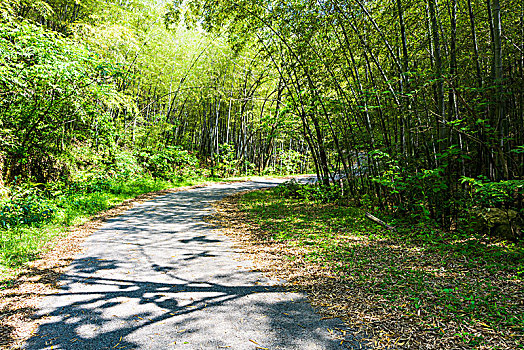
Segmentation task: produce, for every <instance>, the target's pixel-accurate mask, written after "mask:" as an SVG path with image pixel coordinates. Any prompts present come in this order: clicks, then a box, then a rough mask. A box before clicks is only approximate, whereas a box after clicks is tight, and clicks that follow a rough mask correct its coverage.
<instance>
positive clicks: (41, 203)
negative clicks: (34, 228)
mask: <svg viewBox="0 0 524 350" xmlns="http://www.w3.org/2000/svg"><path fill="white" fill-rule="evenodd" d="M54 212H55V208H54V206H53V205H52V204H51V203H50V202H49V201H48V200H47V199H46V198H44V197H43V196H42V194H41V191H40V190H39V189H38V187H35V186H34V185H32V184H25V185H22V186H13V187H12V188H11V189H10V196H9V197H7V198H6V199H4V200H1V201H0V229H10V228H15V227H18V226H23V225H25V226H30V225H38V224H42V223H45V222H47V221H49V220H50V219H51V218H52V217H53V215H54Z"/></svg>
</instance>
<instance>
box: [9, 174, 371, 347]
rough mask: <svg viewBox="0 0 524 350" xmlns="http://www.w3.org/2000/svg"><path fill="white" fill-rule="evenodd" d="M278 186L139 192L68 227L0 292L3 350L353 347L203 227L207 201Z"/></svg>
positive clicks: (338, 328)
mask: <svg viewBox="0 0 524 350" xmlns="http://www.w3.org/2000/svg"><path fill="white" fill-rule="evenodd" d="M278 182H279V181H275V180H267V181H256V182H246V183H241V184H240V183H237V184H219V185H217V184H214V185H212V186H207V187H203V188H195V187H192V188H179V189H175V190H167V191H161V192H158V193H152V194H147V195H143V196H140V197H138V198H136V199H135V200H130V201H127V202H125V203H123V204H122V205H121V206H118V207H116V208H114V209H112V210H111V211H108V212H105V213H103V214H101V215H99V216H98V217H97V218H96V219H94V220H93V221H90V222H89V223H88V224H85V225H82V226H80V227H77V228H75V229H74V230H72V231H71V232H70V234H68V235H67V236H65V237H61V238H60V239H57V240H56V241H55V242H54V243H53V247H52V249H50V250H49V251H48V253H47V254H46V255H45V256H43V257H42V258H41V259H39V260H37V261H34V262H33V263H31V264H28V265H27V267H26V269H25V271H24V272H23V273H21V274H19V277H18V278H17V279H16V280H13V281H12V283H11V284H10V285H5V284H4V289H3V290H1V291H0V298H1V299H0V300H1V302H0V310H1V313H0V340H1V343H0V347H1V348H6V349H10V348H18V347H20V346H22V344H24V340H25V339H27V338H28V337H30V339H29V341H28V342H27V343H26V345H25V347H24V348H27V349H47V348H61V349H75V350H76V349H94V348H96V349H102V348H115V349H137V348H140V349H146V348H163V349H170V348H172V349H174V348H177V349H178V348H188V349H200V348H203V349H211V348H233V349H304V348H307V349H347V348H362V344H360V343H359V341H358V336H355V335H354V334H353V333H352V332H351V331H350V330H348V329H346V328H345V326H344V324H343V323H342V322H341V321H340V320H337V319H333V318H331V317H327V318H322V317H321V316H319V315H318V314H316V313H315V312H314V311H313V309H312V308H311V306H310V305H309V303H308V302H307V301H306V299H305V297H304V296H303V294H300V293H295V292H291V291H288V290H284V289H282V288H281V282H280V281H279V280H277V279H268V278H266V277H265V276H263V275H262V274H261V273H259V272H257V271H254V269H253V266H252V263H251V262H249V261H247V260H243V259H241V258H240V253H239V251H238V249H237V248H236V246H235V245H234V243H233V242H232V241H231V240H230V239H228V238H227V237H226V236H225V235H224V234H223V233H221V231H220V230H217V227H216V226H210V225H209V224H208V223H205V222H204V221H203V220H204V219H205V218H207V217H208V216H209V214H211V213H212V210H211V208H210V207H209V205H210V203H211V202H213V201H216V200H218V199H220V198H222V197H224V196H226V195H230V194H232V193H234V192H237V191H240V190H253V189H254V188H257V187H258V188H259V187H270V186H274V185H276V184H277V183H278ZM196 187H200V186H196ZM124 212H125V213H124ZM104 221H105V222H104ZM42 300H43V301H42Z"/></svg>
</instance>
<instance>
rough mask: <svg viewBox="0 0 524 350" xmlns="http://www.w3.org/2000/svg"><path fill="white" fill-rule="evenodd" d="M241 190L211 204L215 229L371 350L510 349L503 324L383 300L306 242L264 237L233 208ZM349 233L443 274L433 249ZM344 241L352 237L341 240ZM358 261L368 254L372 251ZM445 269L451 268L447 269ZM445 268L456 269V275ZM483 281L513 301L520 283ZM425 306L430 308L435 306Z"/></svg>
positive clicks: (511, 339) (248, 216)
mask: <svg viewBox="0 0 524 350" xmlns="http://www.w3.org/2000/svg"><path fill="white" fill-rule="evenodd" d="M244 194H245V193H241V194H237V195H234V196H232V197H228V198H226V199H224V200H222V201H220V202H217V203H215V204H214V207H215V209H216V211H217V213H216V214H215V215H214V216H213V217H212V218H210V219H209V220H210V221H212V222H213V223H214V224H217V225H220V226H222V227H223V228H224V229H223V230H224V231H225V232H226V233H227V234H228V235H230V236H231V237H233V238H234V239H235V241H236V242H238V245H239V247H241V248H243V252H244V254H245V256H246V257H247V258H248V259H250V260H252V261H254V263H255V265H256V267H257V269H258V270H259V271H261V272H263V273H265V274H267V275H268V276H270V277H273V278H282V279H285V280H286V281H287V282H286V286H287V287H288V288H290V289H292V290H296V291H301V292H305V293H306V294H307V295H308V298H309V299H310V301H311V302H312V304H313V305H314V306H315V307H316V308H317V309H318V310H319V311H320V312H321V313H322V314H323V316H324V317H325V318H332V317H339V318H341V319H343V320H344V321H345V322H346V323H347V324H348V325H349V327H350V328H351V329H355V330H356V332H357V333H358V334H359V337H361V338H363V339H364V340H365V341H366V342H367V343H368V344H369V345H371V346H372V347H373V348H378V349H380V348H383V349H472V348H474V349H495V348H498V349H515V348H517V347H518V346H519V345H518V342H516V341H518V337H521V335H519V333H518V332H515V331H513V330H510V329H498V330H493V329H490V328H489V327H487V325H486V324H485V323H482V322H479V323H478V324H475V325H471V324H466V323H458V322H454V321H453V320H452V319H451V320H449V319H448V320H446V319H443V318H442V317H440V316H439V315H441V313H439V312H438V310H437V311H435V312H431V310H427V309H426V310H424V309H423V308H421V309H418V310H417V311H413V310H412V309H410V307H408V306H407V304H408V303H409V302H410V301H409V300H402V297H400V298H399V299H398V300H395V301H391V300H388V299H386V298H384V297H383V296H382V295H380V293H377V290H376V289H373V288H374V287H373V286H372V285H370V284H368V283H358V281H355V280H353V279H352V278H351V276H349V277H350V278H348V276H347V275H346V276H345V278H342V277H341V274H339V273H337V272H336V271H334V270H333V269H332V268H329V267H326V264H322V262H321V261H320V262H318V261H317V262H313V261H311V259H307V255H308V253H309V252H310V250H309V248H308V247H305V246H299V245H293V244H289V242H284V241H277V240H273V239H268V237H269V236H270V234H269V233H268V232H266V231H264V230H263V229H262V228H261V227H260V226H259V225H258V224H257V218H256V214H254V213H250V212H247V211H242V210H241V209H240V205H239V201H240V199H241V196H242V195H244ZM353 238H354V240H355V244H357V245H359V246H366V245H372V244H378V245H379V246H378V247H377V246H375V247H373V250H369V252H370V253H371V254H373V252H374V253H376V252H377V251H378V252H381V251H383V252H384V254H385V255H386V256H387V255H389V256H390V257H391V258H395V259H397V258H398V259H404V260H405V261H408V262H409V266H410V268H413V269H415V270H417V269H420V271H425V270H428V271H429V272H432V273H433V274H434V275H435V279H434V280H427V281H426V283H428V284H432V283H441V281H442V279H439V278H440V275H441V274H444V273H448V272H443V271H441V270H438V271H431V267H432V266H440V265H441V262H439V261H436V260H437V259H439V256H438V254H435V255H432V254H426V255H425V256H423V258H422V259H421V258H420V257H421V253H420V252H417V251H413V252H412V256H409V255H410V254H411V253H409V251H408V253H406V250H405V249H403V250H401V249H398V248H399V247H398V246H397V245H396V243H395V242H388V241H382V242H378V243H376V242H375V243H373V242H369V241H365V239H364V240H363V239H362V237H353ZM344 239H352V238H351V237H344ZM364 251H366V249H364ZM401 254H404V256H401ZM359 258H362V257H359ZM364 258H365V259H367V258H369V259H370V260H372V259H373V257H372V256H370V257H364ZM390 266H394V264H392V265H390ZM428 271H425V272H428ZM450 271H453V269H452V268H451V267H450ZM369 272H370V273H371V274H376V278H375V280H380V279H381V278H382V276H386V275H387V274H388V271H385V270H381V266H376V267H375V268H374V267H373V266H372V265H370V271H369ZM450 273H451V272H450ZM453 273H455V274H456V272H453ZM482 273H485V271H484V272H482V271H473V270H470V271H464V272H463V276H453V279H454V281H458V282H460V279H461V278H470V279H471V278H479V279H480V278H485V276H482ZM381 275H382V276H381ZM427 275H431V273H428V274H427ZM497 278H498V279H497ZM490 279H491V281H492V282H493V283H498V282H500V283H502V284H504V286H497V287H500V288H506V289H502V290H504V292H505V293H506V292H507V294H508V295H511V296H512V298H513V300H514V301H515V302H517V303H518V300H519V298H520V297H521V296H522V295H523V290H522V283H521V282H517V283H505V279H504V277H503V276H496V277H495V278H494V277H493V276H491V277H490ZM400 287H403V286H400ZM438 287H439V288H440V287H441V286H438ZM499 290H500V289H499ZM427 297H428V300H429V302H427V303H426V304H425V305H424V307H431V306H432V303H431V298H432V297H433V296H432V295H428V296H427ZM406 299H408V298H406ZM411 302H412V301H411ZM433 305H438V303H436V304H433ZM523 306H524V301H521V302H520V306H519V307H520V309H523ZM421 312H422V314H421ZM431 315H436V316H435V317H432V316H431ZM428 316H429V317H428ZM465 333H467V334H470V335H474V336H482V337H483V338H484V339H485V342H484V344H488V345H474V344H473V345H471V344H469V345H468V344H466V343H464V342H463V341H462V339H461V337H462V335H463V334H465ZM515 337H516V338H515Z"/></svg>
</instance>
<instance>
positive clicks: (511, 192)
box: [461, 177, 524, 207]
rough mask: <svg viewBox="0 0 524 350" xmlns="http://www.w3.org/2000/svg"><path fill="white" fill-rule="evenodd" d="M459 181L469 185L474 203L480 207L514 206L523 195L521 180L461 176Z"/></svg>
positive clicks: (523, 188)
mask: <svg viewBox="0 0 524 350" xmlns="http://www.w3.org/2000/svg"><path fill="white" fill-rule="evenodd" d="M461 182H462V183H467V184H468V185H469V186H470V189H471V190H470V195H471V198H472V200H473V203H474V205H480V206H482V207H500V206H508V207H516V206H517V205H518V204H517V203H518V201H519V198H520V199H522V197H523V196H524V181H523V180H505V181H499V182H491V181H489V179H487V178H486V177H479V178H478V179H473V178H468V177H462V179H461Z"/></svg>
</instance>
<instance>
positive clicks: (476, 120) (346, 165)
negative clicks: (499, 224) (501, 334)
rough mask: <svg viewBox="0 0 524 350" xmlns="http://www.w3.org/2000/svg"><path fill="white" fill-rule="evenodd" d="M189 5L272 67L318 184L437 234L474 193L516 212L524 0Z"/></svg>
mask: <svg viewBox="0 0 524 350" xmlns="http://www.w3.org/2000/svg"><path fill="white" fill-rule="evenodd" d="M190 4H191V5H192V7H191V8H192V9H193V13H198V14H199V16H202V17H201V18H203V25H204V26H205V28H207V29H208V30H210V31H213V30H221V28H223V27H224V26H226V27H227V31H228V32H229V33H230V38H231V40H233V41H234V42H235V43H241V44H242V43H243V42H249V41H250V40H256V42H257V47H261V49H262V50H263V52H264V54H265V55H266V60H268V61H271V62H273V63H274V65H275V69H276V71H277V77H278V79H279V84H280V85H283V86H284V90H283V97H282V99H281V103H282V105H283V106H284V107H283V109H286V110H289V111H290V113H291V114H293V116H294V117H295V120H296V123H297V124H298V123H299V124H300V125H301V126H300V127H301V131H302V135H303V137H304V139H305V140H306V141H307V143H308V145H309V146H310V150H311V157H312V158H313V160H314V164H315V167H316V170H317V173H318V174H319V176H320V178H322V179H323V182H324V184H325V186H329V180H330V177H333V176H332V175H333V174H343V178H345V179H346V180H347V181H340V182H339V183H340V186H342V187H344V186H345V187H346V189H345V190H346V192H347V194H348V195H349V196H350V197H351V198H360V199H361V200H371V201H374V202H375V203H377V204H378V205H379V206H381V207H382V208H389V209H391V210H394V211H396V212H398V213H406V212H409V213H410V215H412V216H414V217H431V218H433V219H435V220H437V222H439V223H440V224H441V225H443V226H444V227H450V226H452V225H453V224H454V223H456V222H457V220H458V216H457V215H458V213H459V212H460V209H461V207H463V206H464V205H465V203H466V202H467V201H469V200H471V199H472V198H473V201H474V202H475V203H474V205H477V204H478V205H484V206H496V205H502V206H518V207H520V208H521V207H522V176H523V171H524V159H523V150H524V149H523V137H524V132H523V130H524V129H523V105H522V101H523V84H524V80H523V62H524V56H523V52H522V50H523V43H524V41H523V40H524V36H523V34H524V29H523V28H524V26H523V18H524V17H523V14H524V4H523V3H522V2H520V1H506V2H504V3H501V2H499V1H498V0H489V1H482V2H481V1H472V0H468V1H456V0H449V1H437V0H424V1H405V0H395V1H362V0H354V1H342V2H341V1H330V0H328V1H277V2H274V1H273V2H260V1H257V2H252V1H237V0H222V1H218V2H213V4H212V5H210V3H209V2H190ZM246 36H247V37H246ZM339 177H340V176H338V177H337V178H339Z"/></svg>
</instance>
